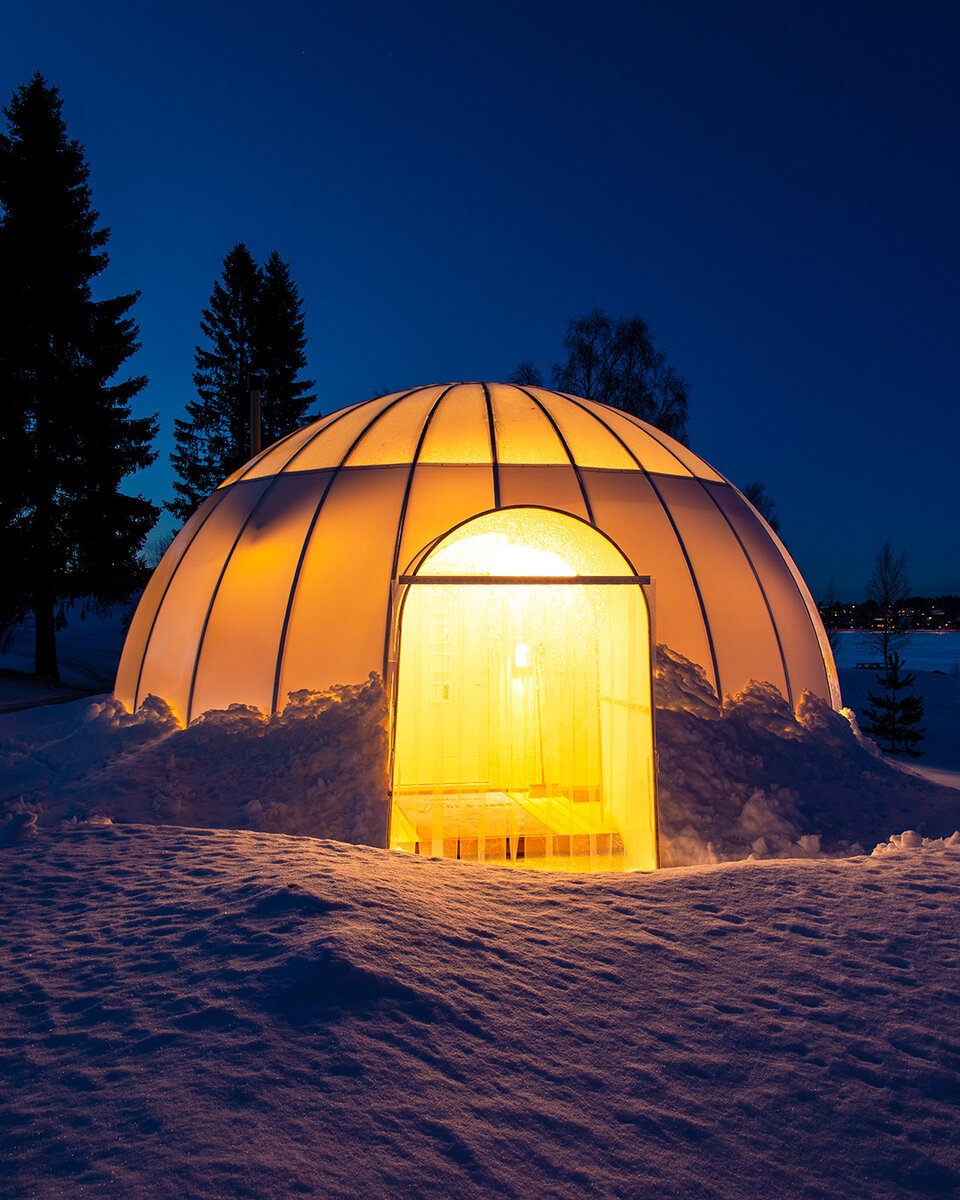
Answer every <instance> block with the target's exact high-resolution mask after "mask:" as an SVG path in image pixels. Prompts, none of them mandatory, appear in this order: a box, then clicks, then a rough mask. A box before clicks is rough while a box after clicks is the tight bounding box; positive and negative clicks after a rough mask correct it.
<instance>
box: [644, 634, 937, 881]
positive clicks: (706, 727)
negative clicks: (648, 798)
mask: <svg viewBox="0 0 960 1200" xmlns="http://www.w3.org/2000/svg"><path fill="white" fill-rule="evenodd" d="M657 660H658V664H659V669H658V671H657V676H656V700H657V713H656V722H657V752H658V759H659V776H658V807H659V814H660V848H661V854H662V859H663V863H664V865H665V866H683V865H686V864H693V863H711V862H721V861H727V860H734V859H743V858H768V857H777V858H808V857H812V856H815V855H817V854H820V853H828V854H844V853H846V854H850V853H858V854H859V853H863V847H864V846H869V845H874V844H875V843H876V842H877V841H878V840H879V839H880V838H886V837H887V836H888V834H889V831H890V830H891V829H902V828H903V825H904V822H905V821H911V822H913V823H914V824H915V826H916V827H917V828H918V829H919V830H921V831H922V832H924V833H926V834H930V835H933V836H936V835H939V834H940V833H942V832H944V831H946V830H949V829H952V828H953V827H954V825H955V823H956V820H957V817H958V814H960V796H958V794H957V792H956V791H955V790H954V789H950V788H945V787H941V786H939V785H937V784H934V783H931V782H930V781H928V780H924V779H921V778H920V777H919V776H917V775H915V774H913V773H911V772H908V771H906V770H903V769H901V768H900V767H899V766H897V765H896V764H894V763H891V762H889V761H888V760H886V759H884V758H882V757H881V756H880V754H879V752H878V751H877V748H876V746H875V745H874V744H873V742H871V741H869V740H868V739H866V738H864V737H863V735H862V734H861V733H860V730H859V729H858V728H857V725H856V719H855V718H854V716H853V714H852V713H848V712H847V711H846V710H844V712H842V713H838V712H835V711H834V710H833V709H832V708H831V707H830V705H829V704H827V703H826V702H825V701H823V700H821V699H820V698H819V697H818V696H815V695H814V694H813V693H812V692H808V691H807V692H804V693H803V694H802V695H801V697H800V699H799V701H798V703H797V706H796V710H795V711H794V710H791V708H790V706H789V704H788V703H787V702H786V701H785V700H784V698H783V697H782V695H781V694H780V692H779V690H778V689H777V688H775V687H773V685H772V684H769V683H763V682H758V681H751V682H750V683H748V684H747V686H746V687H745V688H744V689H743V690H742V691H740V692H738V693H737V694H735V695H733V696H727V697H726V698H725V699H724V701H723V703H722V705H721V704H720V703H719V702H718V700H717V698H716V696H715V695H714V694H713V692H712V689H711V688H710V685H709V684H708V683H707V681H706V678H705V676H704V674H703V672H702V670H701V669H700V668H699V667H698V666H696V665H695V664H693V663H689V662H687V660H686V659H684V658H682V656H681V655H678V654H676V653H675V652H674V651H672V650H670V649H669V648H668V647H665V646H658V647H657ZM711 696H712V699H713V702H712V705H711V703H710V700H711Z"/></svg>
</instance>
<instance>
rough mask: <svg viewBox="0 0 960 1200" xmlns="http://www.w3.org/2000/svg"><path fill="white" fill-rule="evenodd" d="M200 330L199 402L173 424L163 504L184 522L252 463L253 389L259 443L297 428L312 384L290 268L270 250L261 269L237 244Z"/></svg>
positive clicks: (196, 379) (197, 359)
mask: <svg viewBox="0 0 960 1200" xmlns="http://www.w3.org/2000/svg"><path fill="white" fill-rule="evenodd" d="M200 329H201V332H202V333H203V335H204V337H205V338H206V340H207V345H206V346H197V348H196V351H195V353H194V362H195V364H196V371H195V372H194V376H193V383H194V387H195V388H196V390H197V399H196V400H192V401H190V403H188V405H187V419H186V420H179V419H178V420H175V421H174V437H175V439H176V444H177V448H176V450H175V452H174V453H173V454H172V455H171V456H170V461H171V463H172V464H173V467H174V469H175V470H176V472H177V475H178V476H179V478H178V479H177V480H176V481H175V482H174V485H173V487H174V491H175V492H176V496H175V498H174V499H173V500H172V501H171V502H170V503H169V504H168V505H167V507H168V508H169V510H170V511H171V512H172V513H173V514H174V516H176V517H177V518H178V519H179V520H181V521H185V520H186V519H187V517H189V516H190V514H191V513H192V512H193V511H194V509H195V508H196V507H197V506H198V505H199V504H200V503H201V502H202V501H203V500H204V499H205V498H206V497H207V496H208V495H209V494H210V493H211V492H212V491H213V490H214V489H215V488H216V487H217V485H218V484H219V483H221V482H222V480H223V479H225V478H226V477H227V476H228V475H230V474H232V473H233V472H234V471H235V470H236V469H237V468H238V467H240V466H242V465H243V464H244V463H245V462H246V461H247V459H248V458H249V457H250V386H251V382H252V381H254V380H255V381H256V382H257V383H258V384H259V386H260V387H261V389H262V396H261V402H260V404H261V422H262V427H263V428H262V434H263V437H262V444H263V445H265V446H266V445H269V444H270V443H271V442H274V441H276V440H277V439H278V438H280V437H283V436H284V435H285V434H287V433H290V432H291V431H292V430H294V429H296V428H297V426H298V425H300V424H302V422H303V419H304V414H305V412H306V410H307V407H308V406H309V404H310V403H311V402H312V401H313V400H315V399H316V397H315V396H313V395H310V394H308V393H309V391H310V388H312V387H313V381H312V380H302V379H299V378H298V375H299V373H300V371H302V370H303V369H304V368H305V367H306V355H305V353H304V350H305V346H306V335H305V333H304V320H303V309H302V303H301V300H300V296H299V293H298V291H297V287H296V284H294V282H293V280H292V279H291V278H290V269H289V267H288V266H287V264H286V263H284V262H283V260H282V259H281V258H280V256H279V254H278V253H277V252H276V251H275V250H274V251H273V253H272V254H271V255H270V257H269V258H268V259H267V265H266V269H265V270H261V269H260V268H259V267H258V266H257V264H256V263H255V262H254V259H253V256H252V255H251V254H250V251H249V250H248V249H247V247H246V246H245V245H244V244H243V243H242V242H239V243H238V244H237V245H236V246H234V248H233V249H232V250H231V251H230V253H229V254H228V255H227V256H226V258H225V259H224V262H223V272H222V276H221V279H220V280H218V281H217V282H216V283H215V284H214V288H213V292H212V294H211V297H210V307H209V308H205V309H204V310H203V313H202V319H201V321H200Z"/></svg>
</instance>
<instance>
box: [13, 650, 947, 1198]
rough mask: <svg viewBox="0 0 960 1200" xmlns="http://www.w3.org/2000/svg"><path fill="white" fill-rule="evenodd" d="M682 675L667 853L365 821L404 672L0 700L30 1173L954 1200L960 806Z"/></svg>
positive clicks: (47, 1182) (759, 694)
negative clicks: (271, 692) (589, 869)
mask: <svg viewBox="0 0 960 1200" xmlns="http://www.w3.org/2000/svg"><path fill="white" fill-rule="evenodd" d="M659 661H660V675H659V677H658V692H657V694H658V698H659V702H660V704H661V705H662V707H661V708H659V709H658V713H657V732H658V750H659V755H660V811H661V821H662V833H663V845H664V854H665V858H666V860H667V861H668V862H673V863H687V864H697V865H687V866H679V867H677V868H676V869H672V870H664V871H661V872H657V873H652V874H646V875H644V874H639V873H634V874H627V875H623V874H620V875H617V874H609V875H597V876H577V875H549V874H539V873H532V872H531V873H524V872H510V871H504V870H499V869H495V868H486V869H484V868H480V867H477V866H472V865H469V864H461V863H456V862H449V861H447V862H443V861H437V860H431V859H419V858H412V857H410V856H405V855H400V854H392V853H389V852H387V851H384V850H373V849H370V848H367V847H364V846H358V845H347V844H345V842H346V841H347V840H349V841H361V842H362V841H364V840H374V839H375V837H377V836H382V831H383V828H384V820H385V815H386V811H387V810H386V804H387V795H386V749H387V743H386V705H385V700H384V696H383V690H382V688H381V687H380V684H379V681H378V680H377V679H376V678H375V677H372V678H371V679H370V680H368V681H367V683H366V684H364V685H362V686H353V687H347V688H339V689H332V690H331V691H329V692H326V693H319V694H309V693H302V694H299V695H296V696H294V697H292V698H291V703H290V705H289V706H288V708H287V709H286V710H285V711H284V712H283V713H282V714H279V715H278V716H275V717H272V718H267V717H265V716H264V715H263V714H262V713H259V712H257V711H256V710H254V709H249V708H244V707H242V706H238V707H234V708H232V709H229V710H227V711H224V712H214V713H207V714H204V716H203V717H202V718H201V719H199V720H197V721H195V722H194V723H193V724H192V725H191V726H190V727H189V728H188V729H183V728H182V727H181V726H180V725H179V724H178V723H177V721H176V719H175V718H174V717H173V715H172V714H171V713H170V711H169V709H167V707H166V706H165V705H164V704H163V702H162V701H158V700H155V699H154V700H151V701H150V702H149V703H148V704H146V705H145V706H144V707H143V708H142V709H141V710H140V711H139V712H138V713H137V714H130V713H128V712H126V710H125V709H124V708H123V706H122V705H119V704H118V703H117V702H116V701H114V700H113V699H112V698H110V697H108V696H99V697H95V698H94V699H92V700H90V699H88V700H81V701H75V702H73V703H69V704H61V705H56V706H43V707H38V708H33V709H30V710H27V711H18V712H8V713H5V714H0V873H2V879H3V900H4V907H3V918H4V919H3V921H2V922H0V962H2V963H3V973H2V976H0V1029H2V1030H3V1038H2V1040H0V1078H2V1079H3V1081H4V1087H3V1089H2V1090H0V1196H3V1197H6V1196H10V1197H20V1196H24V1197H30V1198H31V1200H53V1198H54V1197H63V1196H69V1197H71V1200H73V1198H76V1200H87V1198H90V1200H92V1198H93V1197H103V1196H117V1197H121V1196H122V1197H126V1196H135V1197H138V1198H140V1197H145V1198H147V1200H153V1198H157V1200H167V1198H169V1200H181V1198H182V1197H191V1200H194V1198H196V1200H222V1198H227V1200H234V1198H236V1200H241V1198H245V1197H258V1198H259V1197H283V1198H286V1197H288V1196H290V1197H292V1196H316V1197H323V1198H324V1200H328V1198H334V1200H336V1198H341V1197H342V1198H343V1200H348V1198H349V1200H354V1198H355V1197H358V1196H370V1197H384V1198H387V1197H389V1198H390V1200H394V1198H396V1200H421V1198H431V1197H436V1198H438V1200H440V1198H443V1200H447V1198H448V1197H457V1198H460V1197H464V1198H466V1200H471V1198H473V1197H476V1198H478V1200H480V1198H484V1200H485V1198H486V1197H490V1196H503V1197H518V1198H520V1200H530V1198H531V1197H537V1198H539V1197H554V1198H557V1200H567V1198H570V1200H574V1198H576V1200H580V1198H581V1197H583V1196H598V1197H610V1198H611V1200H613V1198H618V1200H619V1198H624V1197H631V1198H632V1197H638V1198H639V1197H644V1198H645V1197H651V1198H652V1197H658V1198H659V1197H663V1196H673V1197H684V1198H685V1197H690V1198H691V1200H693V1198H694V1197H696V1198H697V1200H700V1198H702V1197H712V1198H716V1200H742V1198H743V1197H748V1196H754V1195H763V1196H765V1197H771V1198H777V1200H778V1198H780V1197H782V1198H784V1200H786V1198H788V1197H789V1198H790V1200H793V1198H795V1197H801V1196H802V1197H811V1198H813V1197H830V1198H833V1197H838V1196H843V1197H871V1198H873V1197H877V1198H887V1197H889V1198H890V1200H894V1198H895V1197H896V1198H898V1200H899V1198H900V1197H903V1196H914V1195H915V1196H952V1195H956V1194H957V1192H958V1189H960V1140H958V1138H957V1136H956V1131H957V1128H958V1118H960V1088H958V1087H957V1078H958V1072H960V989H958V986H957V974H958V965H960V834H958V833H956V832H954V831H955V830H956V829H957V827H958V826H960V791H957V790H956V789H955V788H950V787H940V786H936V785H935V784H933V783H931V782H930V781H929V780H926V779H923V778H919V777H917V776H915V775H913V774H911V773H909V772H905V771H904V770H902V769H901V768H900V767H898V766H897V765H896V764H891V763H890V762H888V761H886V760H884V759H883V758H882V757H881V756H879V755H878V754H877V753H876V749H875V747H873V746H872V744H871V743H869V742H866V741H864V739H863V738H862V737H861V736H860V735H859V734H858V731H857V729H856V726H855V723H851V721H850V720H848V719H847V717H845V716H843V715H841V714H838V713H835V712H833V711H832V710H831V709H829V708H828V707H827V706H826V705H824V704H823V703H822V702H820V701H818V700H816V699H815V698H813V697H809V696H805V697H803V698H801V701H800V703H799V704H798V706H797V709H796V711H792V710H791V709H790V708H789V707H788V706H787V705H786V704H785V703H784V701H783V700H782V697H780V696H779V694H778V693H776V692H775V690H774V689H771V688H769V687H768V686H767V685H763V684H753V685H750V686H749V687H747V688H745V689H744V691H743V692H742V693H741V694H739V695H738V696H735V697H729V698H727V699H726V700H725V701H724V703H723V704H722V705H721V704H720V703H719V702H718V701H717V699H716V697H715V696H713V695H712V694H711V693H710V690H709V688H707V687H706V686H705V681H704V678H703V673H702V671H700V670H699V668H696V667H694V666H693V665H692V664H690V663H688V662H686V660H683V659H680V658H679V657H678V656H674V655H670V654H669V652H666V651H664V652H663V653H662V654H661V655H660V660H659ZM862 674H864V673H862V672H859V673H858V672H845V673H844V675H845V676H846V675H862ZM930 678H931V679H936V680H938V681H939V682H940V683H942V684H943V687H944V689H949V688H950V687H953V686H960V684H958V681H957V680H954V679H953V678H952V676H950V675H936V676H935V675H933V674H932V673H930ZM950 695H954V693H950V692H949V691H948V690H945V691H944V692H943V697H947V698H948V697H949V696H950ZM947 704H948V699H942V701H941V702H938V706H937V707H936V709H935V711H936V712H938V713H941V711H942V712H946V711H947ZM938 719H940V717H938ZM942 719H943V721H946V720H947V717H945V716H944V717H943V718H942ZM121 822H123V823H121ZM186 826H192V828H187V827H186ZM898 830H905V832H902V833H899V832H897V831H898ZM294 834H296V835H310V836H291V835H294ZM321 838H336V839H338V840H333V841H331V840H319V839H321ZM858 843H859V845H858ZM873 846H875V847H876V848H875V849H874V850H873V852H872V853H871V854H863V853H862V852H861V851H862V850H866V851H870V850H871V847H873ZM722 860H728V861H722ZM729 860H741V861H729ZM744 860H746V861H744ZM761 860H762V861H761Z"/></svg>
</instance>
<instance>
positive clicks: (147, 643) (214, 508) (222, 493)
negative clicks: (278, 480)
mask: <svg viewBox="0 0 960 1200" xmlns="http://www.w3.org/2000/svg"><path fill="white" fill-rule="evenodd" d="M238 482H239V481H238ZM232 486H233V485H232V484H231V487H232ZM229 491H230V488H218V489H217V492H219V493H220V495H219V498H218V499H217V502H216V504H211V505H210V511H209V512H208V513H207V515H206V516H205V517H204V518H203V520H202V521H201V522H200V523H199V524H198V525H197V527H196V529H195V530H194V531H193V533H192V534H191V535H190V540H189V541H188V542H187V544H186V546H184V548H183V553H182V554H181V555H180V557H179V558H178V559H177V564H176V566H175V567H174V568H173V570H172V571H171V572H170V578H169V579H168V580H167V582H166V584H165V586H164V589H163V593H162V594H161V596H160V599H159V600H158V601H157V607H156V609H155V610H154V614H153V620H151V622H150V629H149V630H148V632H147V637H146V640H145V641H144V643H143V652H142V653H141V655H140V668H139V670H138V671H137V686H136V687H135V688H134V691H133V711H134V712H136V711H137V704H138V703H139V700H140V684H141V683H142V682H143V667H144V664H145V663H146V661H147V651H148V650H149V649H150V640H151V638H152V637H153V631H154V629H155V628H156V625H157V619H158V618H159V616H160V609H161V608H163V602H164V600H166V598H167V592H169V591H170V585H171V584H172V583H173V580H174V577H175V576H176V573H177V572H178V571H179V570H180V564H181V563H182V562H183V560H184V559H185V558H186V557H187V551H188V550H189V549H190V547H191V546H192V545H193V543H194V541H195V540H196V538H197V535H198V534H199V533H200V530H201V529H202V528H203V527H204V525H206V523H207V521H209V520H210V518H211V517H212V516H213V514H214V513H215V512H216V511H217V509H218V508H219V507H220V505H221V503H222V502H223V500H224V498H225V497H226V495H227V493H228V492H229ZM217 492H214V493H213V495H214V496H216V495H217Z"/></svg>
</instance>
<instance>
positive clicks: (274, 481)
mask: <svg viewBox="0 0 960 1200" xmlns="http://www.w3.org/2000/svg"><path fill="white" fill-rule="evenodd" d="M398 398H399V397H398ZM368 403H369V401H368ZM394 403H395V402H394ZM354 407H359V406H354ZM390 407H392V406H391V405H390V404H388V405H386V406H385V407H384V408H383V409H381V411H380V412H379V413H377V416H376V417H374V421H376V420H377V419H378V418H379V417H380V416H381V414H382V413H384V412H386V410H387V409H388V408H390ZM353 411H354V408H348V409H345V410H344V411H343V412H342V413H340V415H339V416H338V417H334V419H333V420H332V421H328V422H327V424H326V425H324V427H323V429H318V430H317V432H316V433H314V434H312V435H311V436H310V437H308V438H307V440H306V441H305V442H304V443H303V445H302V446H301V447H300V448H299V449H298V450H295V451H294V452H293V454H291V455H290V457H289V458H288V459H287V461H286V462H285V463H284V464H283V466H282V467H280V468H279V469H278V470H277V471H275V472H274V474H273V476H272V477H271V476H264V478H269V479H270V482H269V483H268V484H267V486H266V487H265V488H264V489H263V491H262V492H261V493H260V495H259V497H258V498H257V500H256V501H255V502H254V505H253V507H252V508H251V509H250V511H249V512H248V513H247V515H246V516H245V517H244V519H243V524H242V525H241V526H240V529H239V530H238V531H237V536H236V537H235V538H234V539H233V544H232V545H231V547H230V549H229V551H228V552H227V557H226V558H225V559H224V562H223V566H222V567H221V568H220V574H219V575H218V576H217V582H216V584H215V585H214V589H213V595H212V596H211V597H210V603H209V604H208V605H207V612H206V615H205V616H204V618H203V625H202V627H201V629H200V637H199V639H198V640H197V651H196V654H195V655H194V658H193V671H192V672H191V675H190V691H189V693H188V694H187V714H186V724H187V725H189V724H190V715H191V713H192V711H193V694H194V692H195V691H196V686H197V671H198V670H199V667H200V654H201V652H202V650H203V642H204V639H205V638H206V636H207V626H208V625H209V624H210V617H211V614H212V613H213V606H214V604H215V603H216V600H217V596H218V595H219V593H220V585H221V583H223V577H224V575H226V573H227V567H229V565H230V560H231V559H232V558H233V552H234V550H236V548H237V546H238V545H239V543H240V539H241V538H242V537H243V534H244V532H245V530H246V528H247V526H248V525H249V524H250V522H251V521H252V520H253V517H254V515H255V514H256V513H257V511H258V510H259V508H260V505H261V504H263V502H264V500H266V498H267V496H269V495H270V493H271V492H272V491H273V489H274V487H275V486H276V484H277V481H278V480H279V479H280V476H281V474H282V473H283V472H284V471H285V470H286V469H287V467H289V466H290V464H291V463H292V462H293V460H294V459H295V458H296V457H297V455H298V454H301V453H302V452H303V451H304V450H305V449H306V448H307V446H309V445H311V444H312V443H313V442H314V441H315V440H316V439H317V438H318V437H320V435H321V434H323V433H326V431H327V430H328V429H330V428H331V427H332V426H334V425H336V423H337V422H338V421H341V420H342V419H343V418H344V417H346V416H347V415H348V414H349V413H351V412H353ZM370 424H373V422H371V423H370ZM368 428H369V426H368ZM240 482H241V480H239V479H237V480H235V481H234V483H232V484H231V485H230V488H227V489H225V491H229V490H230V489H231V488H233V487H236V485H237V484H238V483H240ZM197 532H199V530H198V531H197ZM178 565H179V564H178Z"/></svg>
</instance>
